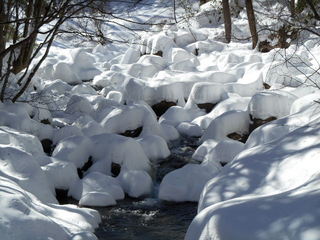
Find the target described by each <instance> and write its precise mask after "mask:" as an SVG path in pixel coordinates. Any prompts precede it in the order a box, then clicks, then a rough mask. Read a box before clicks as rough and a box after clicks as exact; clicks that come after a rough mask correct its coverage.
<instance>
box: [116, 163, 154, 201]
mask: <svg viewBox="0 0 320 240" xmlns="http://www.w3.org/2000/svg"><path fill="white" fill-rule="evenodd" d="M117 179H118V180H119V182H120V184H121V186H122V188H123V189H124V191H125V192H126V193H127V194H128V195H129V196H130V197H135V198H138V197H143V196H146V195H149V194H150V193H151V190H152V179H151V177H150V175H149V174H148V173H147V172H145V171H139V170H127V169H122V170H121V172H120V174H119V176H118V178H117Z"/></svg>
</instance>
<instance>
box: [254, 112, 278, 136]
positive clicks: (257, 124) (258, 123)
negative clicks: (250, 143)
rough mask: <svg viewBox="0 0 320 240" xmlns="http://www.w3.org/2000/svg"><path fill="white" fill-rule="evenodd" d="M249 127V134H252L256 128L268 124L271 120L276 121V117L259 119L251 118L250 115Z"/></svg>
mask: <svg viewBox="0 0 320 240" xmlns="http://www.w3.org/2000/svg"><path fill="white" fill-rule="evenodd" d="M250 119H251V121H250V125H249V132H250V133H251V132H253V130H255V129H256V128H258V127H260V126H261V125H263V124H266V123H268V122H271V121H273V120H276V119H277V118H276V117H273V116H271V117H268V118H266V119H259V118H253V117H252V115H250Z"/></svg>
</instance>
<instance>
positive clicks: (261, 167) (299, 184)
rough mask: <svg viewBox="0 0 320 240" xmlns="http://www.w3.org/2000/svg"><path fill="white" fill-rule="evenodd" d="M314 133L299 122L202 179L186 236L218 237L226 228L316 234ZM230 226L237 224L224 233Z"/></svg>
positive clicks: (277, 235)
mask: <svg viewBox="0 0 320 240" xmlns="http://www.w3.org/2000/svg"><path fill="white" fill-rule="evenodd" d="M318 135H319V129H318V128H317V127H300V128H298V129H297V130H295V131H293V132H291V133H289V134H288V135H285V136H284V137H282V138H281V139H278V140H276V141H272V142H269V143H266V144H261V145H259V146H257V147H255V148H250V149H247V150H245V151H243V152H242V153H240V154H239V155H238V157H237V158H236V159H235V160H234V161H233V162H232V163H231V165H230V167H229V168H225V172H224V174H221V175H219V176H218V177H216V178H213V179H212V180H210V181H209V182H208V183H207V184H206V186H205V188H204V191H203V193H202V195H201V198H200V202H199V208H198V212H199V214H198V216H197V217H196V218H195V220H194V221H193V223H192V224H191V225H190V227H189V230H188V233H187V235H186V239H206V238H208V237H209V236H211V235H212V234H215V236H217V237H218V239H221V238H223V237H224V236H225V235H226V234H228V236H230V237H235V236H238V237H239V236H241V237H240V239H248V238H251V237H254V238H255V239H266V238H267V237H268V238H269V237H272V238H273V239H284V238H288V237H289V238H290V239H303V238H304V237H307V239H316V236H317V234H318V230H317V226H318V223H319V219H320V215H319V212H317V211H314V209H315V208H316V207H315V206H316V200H315V199H316V198H318V197H319V191H318V188H317V187H316V186H317V184H319V176H320V175H319V164H318V161H317V158H318V155H319V144H318V141H317V139H318ZM310 166H312V167H310ZM249 209H250V210H249ZM293 209H294V211H293ZM261 215H263V216H264V217H263V218H259V217H258V216H261ZM311 215H312V217H311V218H309V217H310V216H311ZM239 216H242V217H241V218H240V217H239ZM225 217H227V219H228V220H226V221H225V220H224V218H225ZM218 223H219V224H218ZM234 224H235V225H234ZM231 226H237V227H236V228H235V229H234V231H231V232H230V231H228V233H226V232H225V231H226V230H227V229H230V227H231ZM240 226H241V227H240ZM252 226H254V227H252ZM276 226H277V227H276ZM249 228H250V230H249ZM296 233H299V234H298V235H297V234H296ZM309 234H310V235H309ZM238 237H237V238H238Z"/></svg>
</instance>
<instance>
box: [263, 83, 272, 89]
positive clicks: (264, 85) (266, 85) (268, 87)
mask: <svg viewBox="0 0 320 240" xmlns="http://www.w3.org/2000/svg"><path fill="white" fill-rule="evenodd" d="M263 87H264V89H270V88H271V86H270V85H269V84H268V83H263Z"/></svg>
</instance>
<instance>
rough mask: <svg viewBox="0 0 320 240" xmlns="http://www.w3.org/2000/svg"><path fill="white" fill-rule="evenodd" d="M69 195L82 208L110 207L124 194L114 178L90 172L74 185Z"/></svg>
mask: <svg viewBox="0 0 320 240" xmlns="http://www.w3.org/2000/svg"><path fill="white" fill-rule="evenodd" d="M69 195H71V196H72V197H74V198H75V199H77V200H80V202H79V204H80V205H82V206H111V205H115V204H116V200H120V199H123V198H124V192H123V190H122V187H121V186H120V183H119V181H118V180H117V179H116V178H113V177H111V176H107V175H105V174H103V173H100V172H90V173H89V174H87V175H86V176H85V177H84V178H83V179H79V180H78V182H76V183H74V184H73V186H72V187H71V189H70V191H69Z"/></svg>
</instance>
